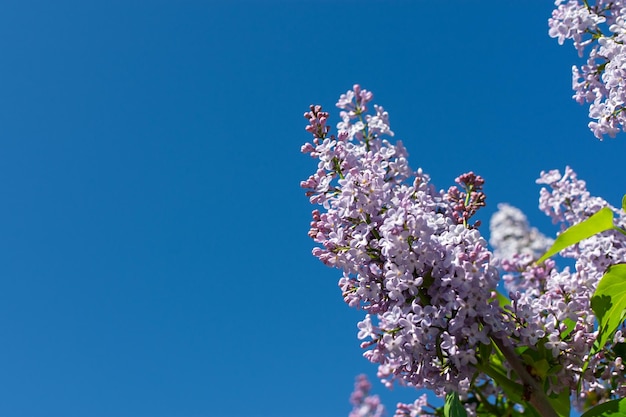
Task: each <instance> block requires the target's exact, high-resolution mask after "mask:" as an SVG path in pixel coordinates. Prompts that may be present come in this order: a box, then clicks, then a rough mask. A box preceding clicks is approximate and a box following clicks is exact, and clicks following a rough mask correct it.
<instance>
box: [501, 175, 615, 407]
mask: <svg viewBox="0 0 626 417" xmlns="http://www.w3.org/2000/svg"><path fill="white" fill-rule="evenodd" d="M537 182H538V183H540V184H544V185H546V186H547V187H549V188H547V187H544V188H542V190H541V193H540V195H541V197H540V203H539V206H540V209H541V210H542V211H544V212H545V213H546V214H547V215H549V216H550V217H552V219H553V221H555V222H556V223H559V224H561V226H562V230H565V229H566V228H567V227H569V226H572V225H574V224H577V223H580V222H581V221H583V220H585V219H587V218H588V217H589V216H591V215H593V214H594V213H596V212H597V211H598V210H600V209H601V208H603V207H610V208H611V209H612V210H613V211H614V212H615V213H616V214H617V215H618V220H617V223H618V226H621V227H623V226H624V225H626V218H625V213H624V212H623V211H621V210H616V209H614V208H613V207H611V206H610V205H609V204H608V203H607V202H606V201H604V200H603V199H601V198H597V197H592V196H591V195H590V193H589V192H588V191H587V189H586V185H585V182H584V181H582V180H579V179H578V178H577V176H576V173H575V172H574V171H573V170H572V169H571V168H569V167H567V168H566V169H565V173H564V174H563V175H561V173H560V172H559V171H556V170H554V171H549V172H542V174H541V177H540V178H539V179H538V180H537ZM522 252H523V251H522ZM561 256H563V257H565V258H573V259H575V267H574V270H573V271H572V270H570V268H569V267H566V268H564V269H562V270H559V269H557V268H556V264H555V262H554V261H552V260H548V261H546V262H545V263H544V264H541V265H537V264H535V263H533V258H532V257H531V256H530V255H522V256H519V255H517V256H514V257H513V258H511V259H508V260H506V261H504V262H503V263H502V266H503V269H504V270H505V271H506V272H508V274H504V275H503V278H504V280H505V282H506V283H507V284H509V285H510V284H511V282H513V283H514V284H515V285H514V288H512V291H511V298H512V302H511V307H510V310H511V313H512V317H513V319H512V321H513V322H515V323H516V328H515V332H514V336H515V337H516V338H517V339H518V340H519V344H520V345H525V346H535V345H536V344H537V343H538V342H539V340H542V341H543V342H544V346H545V347H546V348H547V349H549V350H551V351H552V356H553V357H554V360H555V361H556V363H558V365H560V366H561V369H560V370H558V371H556V372H555V374H554V375H553V376H554V380H553V383H552V390H554V391H559V390H560V389H571V390H573V392H576V389H577V387H578V384H579V382H582V387H583V390H582V396H581V398H580V401H583V400H585V399H586V398H587V397H588V396H589V393H593V396H594V398H595V399H596V400H598V401H603V400H606V399H610V398H615V397H618V396H624V394H626V378H625V376H624V373H623V372H620V371H619V370H620V369H622V367H623V365H622V360H623V358H621V357H619V355H617V353H615V352H614V351H613V347H612V346H608V348H607V349H606V351H604V352H602V353H598V354H596V355H595V356H594V357H592V358H591V363H590V365H589V367H588V368H587V370H586V371H585V372H584V374H583V375H582V381H579V380H580V374H581V372H582V365H583V361H584V360H585V359H586V357H588V356H589V354H590V351H591V347H592V346H593V343H594V341H595V339H596V337H597V331H596V329H595V326H594V324H595V316H594V313H593V310H592V309H591V304H590V299H591V296H592V295H593V292H594V291H595V288H596V286H597V284H598V282H599V281H600V279H601V278H602V276H603V275H604V273H605V272H606V269H607V268H608V267H609V266H610V265H614V264H617V263H623V262H626V237H625V236H624V235H622V234H621V233H619V232H616V231H607V232H603V233H601V234H598V235H595V236H592V237H591V238H588V239H585V240H583V241H582V242H580V243H579V244H577V245H574V246H572V247H570V248H567V249H565V250H563V251H562V252H561ZM511 275H513V276H515V277H516V279H515V280H511V279H510V278H509V277H510V276H511ZM507 280H508V282H507ZM568 325H569V326H571V331H570V332H569V333H567V332H566V331H567V328H568Z"/></svg>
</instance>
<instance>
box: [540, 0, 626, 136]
mask: <svg viewBox="0 0 626 417" xmlns="http://www.w3.org/2000/svg"><path fill="white" fill-rule="evenodd" d="M555 4H556V5H557V6H558V7H557V8H556V9H555V10H554V11H553V12H552V17H551V18H550V19H549V21H548V24H549V26H550V30H549V32H548V33H549V35H550V36H551V37H553V38H557V40H558V42H559V44H561V45H562V44H563V42H564V41H565V39H572V40H573V42H574V46H575V47H576V49H577V50H578V54H579V56H581V57H582V56H583V54H584V52H585V49H587V47H589V46H590V47H591V49H590V51H589V54H588V58H587V63H586V64H585V65H582V66H581V67H580V69H579V68H578V67H576V66H574V67H573V68H572V86H573V89H574V91H575V94H574V99H575V100H576V101H577V102H578V103H580V104H583V103H585V102H587V103H591V105H590V107H589V117H590V118H591V119H593V120H592V121H591V122H589V128H590V129H591V131H592V132H593V133H594V135H595V136H596V137H597V138H598V139H602V138H603V135H607V134H608V135H609V136H610V137H615V135H616V134H617V133H618V132H619V131H620V129H621V130H625V129H626V127H625V126H626V123H625V122H626V115H625V114H624V111H625V103H626V79H625V75H626V44H625V41H626V20H625V19H626V3H624V2H623V1H622V0H597V1H595V4H591V2H589V1H587V0H583V1H582V2H580V1H579V0H570V1H568V2H564V0H557V1H556V2H555Z"/></svg>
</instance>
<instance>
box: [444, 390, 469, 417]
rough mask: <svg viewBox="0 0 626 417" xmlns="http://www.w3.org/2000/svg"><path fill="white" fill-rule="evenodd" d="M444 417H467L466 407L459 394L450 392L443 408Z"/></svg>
mask: <svg viewBox="0 0 626 417" xmlns="http://www.w3.org/2000/svg"><path fill="white" fill-rule="evenodd" d="M443 415H444V416H445V417H467V412H466V411H465V407H463V404H461V401H460V400H459V394H457V393H456V392H450V393H448V394H446V403H445V404H444V406H443Z"/></svg>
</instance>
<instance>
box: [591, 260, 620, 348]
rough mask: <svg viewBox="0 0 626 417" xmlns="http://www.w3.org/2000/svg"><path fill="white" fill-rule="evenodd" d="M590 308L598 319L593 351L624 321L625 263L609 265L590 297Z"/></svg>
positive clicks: (604, 342)
mask: <svg viewBox="0 0 626 417" xmlns="http://www.w3.org/2000/svg"><path fill="white" fill-rule="evenodd" d="M591 308H592V309H593V312H594V313H595V314H596V318H597V319H598V338H597V339H596V343H595V344H594V346H593V350H592V352H593V353H596V352H598V351H599V350H601V349H602V348H604V346H605V345H606V343H607V342H608V341H609V340H610V339H611V338H612V337H613V334H614V333H615V331H616V330H617V328H618V327H619V326H620V325H621V324H622V323H623V322H624V316H625V314H626V264H618V265H613V266H610V267H609V269H608V270H607V271H606V273H605V274H604V276H603V277H602V279H601V280H600V282H599V283H598V287H597V288H596V292H595V293H594V294H593V297H591Z"/></svg>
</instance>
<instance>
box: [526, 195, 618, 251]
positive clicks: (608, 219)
mask: <svg viewBox="0 0 626 417" xmlns="http://www.w3.org/2000/svg"><path fill="white" fill-rule="evenodd" d="M611 229H617V228H616V227H615V226H614V225H613V211H611V209H610V208H608V207H604V208H603V209H600V210H599V211H598V212H597V213H596V214H594V215H593V216H591V217H589V218H588V219H587V220H584V221H582V222H580V223H578V224H575V225H574V226H571V227H570V228H569V229H567V230H566V231H564V232H563V233H561V234H560V235H559V236H558V237H557V238H556V240H555V241H554V244H553V245H552V247H551V248H550V249H548V251H547V252H546V253H545V254H544V255H543V256H542V257H541V258H539V260H537V263H541V262H544V261H545V260H546V259H548V258H549V257H551V256H553V255H556V254H557V253H559V252H560V251H562V250H563V249H565V248H567V247H568V246H572V245H575V244H576V243H578V242H580V241H581V240H584V239H587V238H590V237H591V236H593V235H595V234H598V233H602V232H604V231H606V230H611Z"/></svg>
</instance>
